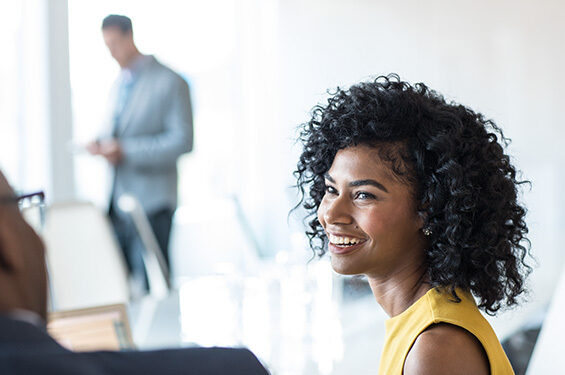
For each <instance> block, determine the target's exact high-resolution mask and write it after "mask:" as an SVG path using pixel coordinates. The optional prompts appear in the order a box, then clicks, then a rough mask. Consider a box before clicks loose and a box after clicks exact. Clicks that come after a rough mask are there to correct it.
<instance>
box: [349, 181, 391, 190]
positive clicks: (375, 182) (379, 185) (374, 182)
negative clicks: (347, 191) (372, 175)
mask: <svg viewBox="0 0 565 375" xmlns="http://www.w3.org/2000/svg"><path fill="white" fill-rule="evenodd" d="M364 185H372V186H374V187H376V188H377V189H379V190H382V191H384V192H385V193H388V190H387V189H386V188H385V187H384V186H383V184H381V183H380V182H378V181H375V180H371V179H368V180H358V181H353V182H350V183H349V186H351V187H356V186H364Z"/></svg>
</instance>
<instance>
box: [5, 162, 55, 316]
mask: <svg viewBox="0 0 565 375" xmlns="http://www.w3.org/2000/svg"><path fill="white" fill-rule="evenodd" d="M13 195H14V192H13V191H12V189H11V188H10V185H9V184H8V181H6V178H5V177H4V175H3V174H2V172H0V196H2V197H11V196H13ZM0 285H1V288H0V311H1V312H9V311H11V310H14V309H24V310H30V311H33V312H35V313H37V314H39V315H40V316H41V317H42V318H44V319H45V318H46V316H47V272H46V268H45V250H44V247H43V243H42V242H41V240H40V239H39V237H38V236H37V234H36V233H35V232H34V230H33V229H32V228H31V227H30V226H29V225H28V224H27V223H26V221H25V220H24V218H23V217H22V215H21V214H20V212H19V210H18V205H17V204H16V203H6V204H2V205H0Z"/></svg>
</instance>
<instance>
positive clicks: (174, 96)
mask: <svg viewBox="0 0 565 375" xmlns="http://www.w3.org/2000/svg"><path fill="white" fill-rule="evenodd" d="M137 74H138V76H137V79H136V82H135V84H134V86H133V88H132V89H131V92H130V94H129V98H128V101H127V102H126V104H125V107H124V109H123V110H122V112H121V115H120V121H119V123H118V126H117V128H116V131H115V135H116V136H117V138H118V139H119V142H120V144H121V146H122V151H123V154H124V159H123V161H122V163H120V164H119V165H118V166H117V167H116V168H115V169H114V177H113V179H112V180H113V183H114V185H113V196H114V197H115V198H119V197H120V196H121V195H122V194H124V193H129V194H132V195H134V196H135V197H136V198H137V199H139V201H140V202H141V205H142V206H143V208H144V209H145V211H146V212H147V213H151V212H153V211H155V210H157V209H160V208H165V207H170V208H175V207H176V204H177V180H178V177H177V159H178V157H179V156H180V155H181V154H183V153H185V152H189V151H191V150H192V144H193V130H192V107H191V100H190V91H189V88H188V85H187V83H186V81H185V80H184V79H183V78H182V77H180V76H179V75H178V74H177V73H175V72H174V71H172V70H171V69H169V68H167V67H166V66H164V65H162V64H161V63H159V62H158V61H157V60H156V59H155V58H154V57H153V56H147V61H146V63H145V64H143V66H142V67H141V70H140V71H139V72H138V73H137ZM118 86H119V84H118V83H116V84H115V85H114V88H113V90H112V94H111V96H110V100H111V102H112V103H113V105H114V106H115V103H116V102H117V101H116V99H117V92H118ZM114 113H115V109H114V108H113V107H112V106H111V108H110V111H109V113H108V119H107V124H106V133H105V135H104V136H103V138H105V137H112V131H113V128H114ZM114 203H115V202H114Z"/></svg>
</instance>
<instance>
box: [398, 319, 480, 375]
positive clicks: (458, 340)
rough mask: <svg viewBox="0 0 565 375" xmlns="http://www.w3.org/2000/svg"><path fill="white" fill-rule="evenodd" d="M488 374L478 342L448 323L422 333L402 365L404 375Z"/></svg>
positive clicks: (464, 331) (461, 329)
mask: <svg viewBox="0 0 565 375" xmlns="http://www.w3.org/2000/svg"><path fill="white" fill-rule="evenodd" d="M424 374H426V375H427V374H435V375H443V374H445V375H447V374H449V375H489V374H490V366H489V362H488V358H487V355H486V352H485V350H484V349H483V346H482V344H481V343H480V342H479V340H478V339H477V338H476V337H475V336H473V335H472V334H471V333H470V332H468V331H467V330H465V329H463V328H461V327H457V326H455V325H452V324H446V323H441V324H435V325H433V326H431V327H429V328H428V329H427V330H425V331H424V332H422V333H421V334H420V336H418V338H417V339H416V341H415V342H414V345H413V346H412V348H411V349H410V352H409V353H408V356H407V357H406V361H405V363H404V375H424Z"/></svg>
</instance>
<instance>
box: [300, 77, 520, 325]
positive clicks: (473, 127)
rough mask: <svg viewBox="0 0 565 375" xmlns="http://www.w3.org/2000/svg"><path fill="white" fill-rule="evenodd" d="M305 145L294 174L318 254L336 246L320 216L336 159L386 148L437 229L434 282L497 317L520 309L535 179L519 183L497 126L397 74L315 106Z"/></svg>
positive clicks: (430, 263)
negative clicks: (526, 203) (358, 149)
mask: <svg viewBox="0 0 565 375" xmlns="http://www.w3.org/2000/svg"><path fill="white" fill-rule="evenodd" d="M499 140H500V142H499ZM299 141H301V142H302V144H303V146H304V149H303V152H302V154H301V156H300V159H299V162H298V165H297V170H296V171H295V172H294V175H295V177H296V178H297V187H298V189H299V191H300V193H301V200H300V202H299V204H298V205H302V206H303V207H304V208H305V209H306V211H307V212H308V215H307V217H306V221H308V227H309V229H308V230H307V231H306V234H307V235H308V237H309V240H310V247H311V248H312V250H313V251H314V254H317V255H320V256H322V255H323V254H324V253H325V252H326V249H327V241H328V240H327V237H326V235H325V233H324V230H323V228H322V226H321V224H320V222H319V221H318V218H317V216H316V211H317V209H318V207H319V205H320V202H321V201H322V198H323V196H324V193H325V182H324V174H325V173H326V172H327V171H328V170H329V169H330V167H331V165H332V163H333V159H334V157H335V155H336V153H337V152H338V151H339V150H341V149H344V148H347V147H351V146H356V145H369V146H376V145H379V146H385V147H379V150H381V152H380V154H381V155H380V156H381V158H382V159H383V160H385V161H387V162H388V164H389V166H390V168H391V170H392V171H393V173H394V175H395V176H396V177H397V178H399V179H400V180H401V181H403V182H405V183H406V184H408V185H409V186H410V187H411V188H412V191H413V194H414V197H415V199H416V202H418V205H419V210H420V211H422V213H423V217H424V218H425V221H426V223H425V226H426V227H428V228H429V229H431V232H432V234H431V235H430V236H429V237H428V238H429V248H428V249H427V252H426V262H427V272H428V274H427V276H428V279H429V281H430V283H431V285H432V286H434V287H447V288H449V290H450V291H451V293H452V294H453V296H454V297H455V299H457V300H459V298H458V296H457V294H456V293H455V288H462V289H466V290H470V291H471V292H472V293H473V294H474V295H475V296H476V297H477V298H478V300H479V307H480V308H481V309H483V310H484V311H485V312H486V313H488V314H491V315H492V314H495V313H496V312H497V311H498V310H499V309H500V308H501V307H503V306H507V307H510V306H513V305H515V304H517V303H518V296H519V295H520V294H521V293H522V292H524V290H525V286H524V284H525V278H526V276H527V275H528V274H529V273H530V272H531V267H530V266H529V265H527V264H526V262H525V258H526V256H527V255H528V254H529V249H530V242H529V240H528V239H527V237H526V235H527V233H528V228H527V226H526V223H525V214H526V210H525V208H524V207H523V206H522V205H521V204H520V203H519V201H518V192H519V191H518V188H519V186H520V185H521V184H524V183H528V181H521V180H519V179H517V172H516V169H515V168H514V166H513V165H512V164H511V162H510V157H509V156H508V155H507V154H505V153H504V148H503V145H504V146H507V145H508V143H509V139H507V138H505V137H504V135H503V133H502V131H501V130H500V129H499V128H498V126H497V125H496V124H495V123H494V122H493V121H492V120H489V119H485V117H484V116H483V115H482V114H480V113H477V112H474V111H473V110H471V109H470V108H468V107H465V106H463V105H460V104H457V103H453V102H447V101H446V100H445V99H444V97H443V96H442V95H441V94H439V93H437V92H436V91H433V90H431V89H429V88H428V87H427V86H426V85H424V84H423V83H417V84H415V85H413V86H412V85H410V84H409V83H407V82H403V81H401V80H400V78H399V77H398V75H396V74H390V75H388V76H380V77H378V78H376V79H375V80H374V81H371V82H363V83H359V84H356V85H354V86H352V87H350V88H349V89H348V90H343V89H340V88H339V87H338V88H337V90H336V92H334V93H330V98H329V99H328V101H327V105H325V106H323V105H317V106H316V107H314V109H313V111H312V118H311V119H310V121H309V122H307V123H305V124H303V125H302V126H301V128H300V136H299ZM501 143H502V144H503V145H502V144H501Z"/></svg>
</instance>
